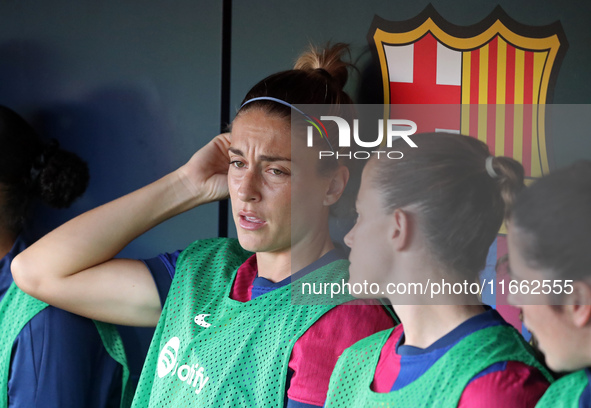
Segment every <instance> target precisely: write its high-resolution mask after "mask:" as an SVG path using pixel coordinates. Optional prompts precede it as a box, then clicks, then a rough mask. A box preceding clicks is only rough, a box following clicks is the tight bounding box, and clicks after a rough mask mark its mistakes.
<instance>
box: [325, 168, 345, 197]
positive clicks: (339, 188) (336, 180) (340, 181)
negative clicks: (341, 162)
mask: <svg viewBox="0 0 591 408" xmlns="http://www.w3.org/2000/svg"><path fill="white" fill-rule="evenodd" d="M348 181H349V169H348V168H347V167H346V166H339V167H338V168H337V170H336V171H335V172H334V174H333V175H332V177H331V179H330V184H329V185H328V190H327V191H326V196H325V197H324V201H323V202H322V203H323V204H324V205H325V206H331V205H333V204H334V203H336V202H337V201H338V200H339V198H341V196H342V195H343V192H344V191H345V187H346V186H347V182H348Z"/></svg>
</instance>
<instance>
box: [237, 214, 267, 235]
mask: <svg viewBox="0 0 591 408" xmlns="http://www.w3.org/2000/svg"><path fill="white" fill-rule="evenodd" d="M238 217H239V218H240V220H239V225H240V227H241V228H242V229H245V230H248V231H256V230H258V229H261V228H263V227H264V226H265V225H266V224H267V222H266V221H265V220H263V219H262V218H259V217H258V216H257V215H256V214H254V213H251V212H247V211H239V212H238Z"/></svg>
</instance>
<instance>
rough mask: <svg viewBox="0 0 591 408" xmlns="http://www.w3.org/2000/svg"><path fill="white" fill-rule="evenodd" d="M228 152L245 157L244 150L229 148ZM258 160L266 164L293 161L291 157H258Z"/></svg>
mask: <svg viewBox="0 0 591 408" xmlns="http://www.w3.org/2000/svg"><path fill="white" fill-rule="evenodd" d="M228 151H229V152H231V153H234V154H236V155H238V156H243V157H244V153H242V150H239V149H235V148H233V147H230V148H228ZM258 159H259V160H260V161H264V162H277V161H289V162H290V161H291V159H290V158H289V157H282V156H267V155H261V156H259V157H258Z"/></svg>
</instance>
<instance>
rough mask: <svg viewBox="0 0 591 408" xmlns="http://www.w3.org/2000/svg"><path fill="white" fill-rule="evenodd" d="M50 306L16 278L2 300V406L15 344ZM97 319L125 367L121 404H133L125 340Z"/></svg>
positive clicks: (114, 355)
mask: <svg viewBox="0 0 591 408" xmlns="http://www.w3.org/2000/svg"><path fill="white" fill-rule="evenodd" d="M47 306H49V305H48V304H47V303H44V302H42V301H40V300H37V299H35V298H34V297H32V296H29V295H27V294H26V293H25V292H23V291H22V290H20V289H19V288H18V286H16V284H15V283H14V282H12V284H11V285H10V287H9V288H8V290H7V291H6V294H5V295H4V298H3V299H2V302H0V327H1V328H2V337H0V387H1V388H0V390H5V391H4V392H0V408H6V407H7V406H8V374H9V372H10V357H11V354H12V345H13V344H14V341H15V340H16V337H17V336H18V334H19V333H20V332H21V330H22V329H23V328H24V327H25V325H26V324H27V323H28V322H29V321H30V320H31V319H32V318H33V317H35V315H37V313H39V312H41V311H42V310H43V309H45V308H46V307H47ZM94 323H95V325H96V328H97V330H98V332H99V335H100V336H101V340H102V341H103V345H104V346H105V349H106V350H107V352H108V353H109V355H110V356H111V357H112V358H113V360H115V361H116V362H118V363H119V364H120V365H121V366H122V368H123V372H122V380H123V384H122V388H121V389H122V395H121V405H120V406H121V408H127V407H129V406H130V405H131V400H132V397H133V389H132V387H131V383H130V382H129V368H128V365H127V359H126V357H125V349H124V348H123V342H122V341H121V337H120V336H119V333H118V332H117V329H116V328H115V326H113V325H111V324H107V323H102V322H97V321H94Z"/></svg>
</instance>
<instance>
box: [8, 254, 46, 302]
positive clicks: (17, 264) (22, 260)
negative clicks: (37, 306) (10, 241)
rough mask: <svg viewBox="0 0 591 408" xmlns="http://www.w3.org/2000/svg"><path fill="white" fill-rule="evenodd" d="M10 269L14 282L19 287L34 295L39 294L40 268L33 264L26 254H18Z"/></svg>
mask: <svg viewBox="0 0 591 408" xmlns="http://www.w3.org/2000/svg"><path fill="white" fill-rule="evenodd" d="M10 270H11V272H12V278H13V279H14V283H16V286H18V287H19V289H21V290H22V291H23V292H25V293H27V294H29V295H31V296H33V297H37V296H38V295H39V289H40V288H41V279H40V276H39V273H38V272H39V270H38V268H35V267H33V265H31V262H29V261H28V259H27V257H26V256H23V254H19V255H17V256H16V257H15V258H14V259H13V260H12V263H11V264H10Z"/></svg>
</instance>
